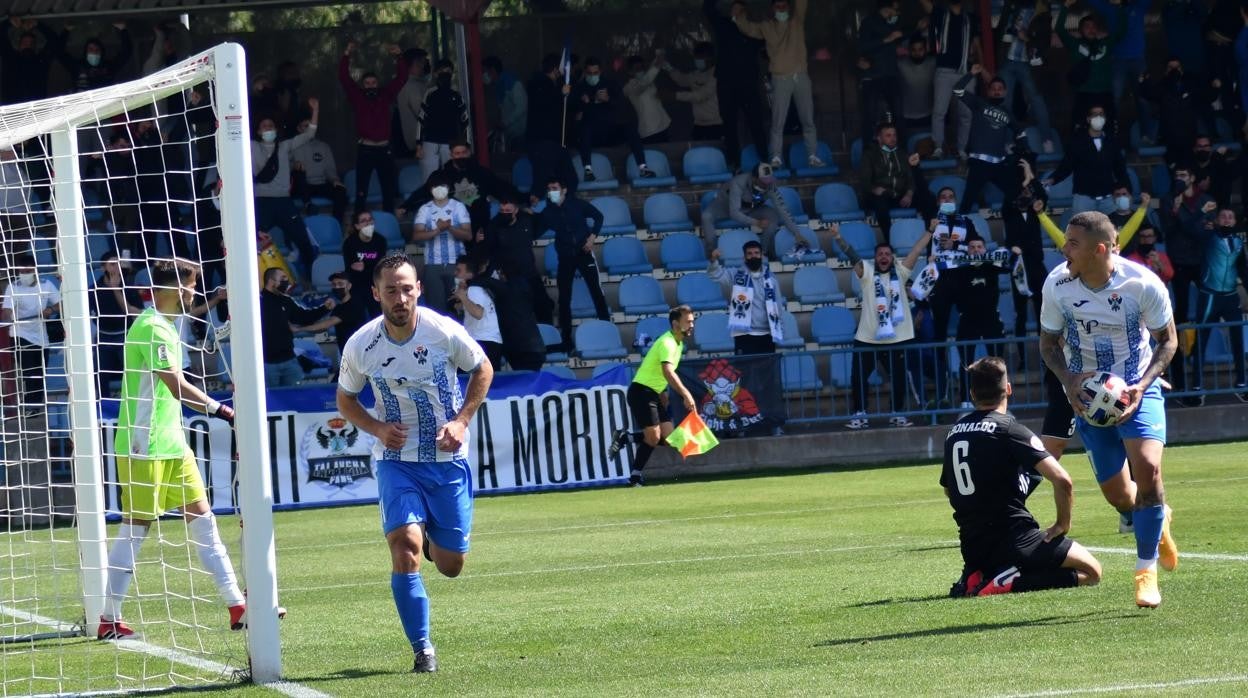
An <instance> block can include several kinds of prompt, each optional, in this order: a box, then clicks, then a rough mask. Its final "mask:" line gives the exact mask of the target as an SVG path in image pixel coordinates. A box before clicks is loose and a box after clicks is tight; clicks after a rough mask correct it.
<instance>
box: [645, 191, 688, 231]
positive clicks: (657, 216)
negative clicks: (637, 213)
mask: <svg viewBox="0 0 1248 698" xmlns="http://www.w3.org/2000/svg"><path fill="white" fill-rule="evenodd" d="M642 219H643V220H644V221H645V223H646V228H647V229H649V230H650V232H652V233H672V232H686V231H690V230H693V229H694V225H693V221H691V220H689V207H688V205H686V204H685V200H684V199H682V198H681V197H680V196H679V195H677V194H672V193H671V192H665V193H662V194H651V195H650V196H649V197H647V198H646V203H645V204H644V205H643V207H642Z"/></svg>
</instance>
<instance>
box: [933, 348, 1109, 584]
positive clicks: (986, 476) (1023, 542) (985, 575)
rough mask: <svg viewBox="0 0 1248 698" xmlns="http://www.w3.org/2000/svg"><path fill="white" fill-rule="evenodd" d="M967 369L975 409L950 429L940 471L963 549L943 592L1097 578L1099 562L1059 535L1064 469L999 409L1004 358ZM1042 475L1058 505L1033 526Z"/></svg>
mask: <svg viewBox="0 0 1248 698" xmlns="http://www.w3.org/2000/svg"><path fill="white" fill-rule="evenodd" d="M966 372H967V374H968V376H969V379H970V388H971V400H972V401H974V403H975V411H974V412H971V413H970V414H968V415H967V416H965V417H963V418H962V419H959V420H958V422H957V424H954V425H953V427H952V428H950V429H949V435H948V436H947V437H946V438H945V464H944V469H943V470H942V471H941V474H940V484H941V486H943V487H944V488H945V494H946V495H947V496H948V497H949V503H950V504H952V505H953V518H954V520H955V521H957V523H958V538H959V540H960V542H961V547H962V562H963V569H962V578H961V579H960V580H959V581H958V582H957V583H956V584H954V586H953V588H952V589H950V591H949V594H950V596H989V595H992V594H1005V593H1008V592H1023V591H1037V590H1040V589H1058V588H1062V587H1073V586H1088V585H1093V584H1096V583H1097V582H1099V581H1101V563H1099V562H1097V560H1096V558H1094V557H1092V553H1090V552H1088V550H1087V548H1084V547H1083V546H1082V545H1079V544H1078V543H1076V542H1075V541H1073V540H1071V539H1070V538H1067V537H1066V532H1067V531H1068V530H1070V511H1071V507H1072V505H1073V504H1074V485H1073V483H1072V482H1071V479H1070V475H1069V474H1068V473H1067V472H1066V471H1065V469H1063V468H1062V466H1061V465H1059V464H1058V462H1057V460H1056V459H1055V458H1053V457H1052V456H1050V455H1049V454H1048V453H1047V452H1046V451H1045V450H1044V444H1043V443H1041V442H1040V439H1039V437H1037V436H1036V435H1035V434H1033V433H1031V430H1029V429H1027V428H1026V427H1024V426H1023V425H1021V424H1019V423H1018V422H1017V421H1015V419H1014V417H1013V416H1012V415H1010V414H1009V413H1008V412H1007V411H1006V407H1007V404H1008V402H1009V397H1010V394H1011V393H1012V392H1013V388H1012V386H1011V385H1010V382H1009V377H1008V376H1007V375H1006V369H1005V361H1004V360H1002V359H1000V358H998V357H995V356H987V357H984V358H982V359H980V360H979V361H976V362H975V363H973V364H971V365H970V367H969V368H967V369H966ZM1042 476H1043V477H1044V479H1046V480H1048V481H1049V482H1050V483H1052V485H1053V498H1054V500H1055V502H1056V504H1057V522H1056V523H1054V524H1053V525H1052V526H1050V527H1048V528H1047V529H1042V528H1040V524H1038V523H1036V519H1035V518H1034V517H1033V516H1032V515H1031V512H1029V511H1027V506H1026V502H1027V496H1028V495H1030V494H1031V493H1032V491H1034V490H1035V489H1036V487H1037V486H1038V485H1039V484H1040V478H1041V477H1042Z"/></svg>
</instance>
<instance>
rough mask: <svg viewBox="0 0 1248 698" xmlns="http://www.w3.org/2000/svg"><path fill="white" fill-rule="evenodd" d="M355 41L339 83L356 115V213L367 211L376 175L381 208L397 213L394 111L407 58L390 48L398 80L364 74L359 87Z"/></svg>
mask: <svg viewBox="0 0 1248 698" xmlns="http://www.w3.org/2000/svg"><path fill="white" fill-rule="evenodd" d="M355 48H356V44H355V42H354V41H349V42H347V48H346V50H345V51H343V52H342V58H340V59H338V82H339V83H341V84H342V89H343V90H344V91H345V92H346V93H347V101H348V102H350V103H351V109H352V111H354V112H355V132H356V135H357V137H358V141H357V142H358V147H357V148H356V151H355V175H356V177H355V212H356V213H359V212H360V211H363V210H364V207H365V204H366V200H367V199H368V188H369V184H370V182H371V181H372V179H373V172H376V173H377V179H378V181H379V183H380V184H381V208H382V210H385V211H394V200H395V198H396V196H397V195H398V190H399V174H398V171H397V170H396V169H395V167H394V155H393V154H392V153H391V152H390V124H391V118H390V112H391V110H392V109H393V107H394V100H395V98H396V97H398V95H399V90H401V89H403V85H404V83H405V82H406V81H407V59H406V58H404V57H403V53H402V51H400V50H399V47H398V46H396V45H393V44H392V45H390V46H389V47H388V48H387V51H388V52H389V54H390V56H391V57H393V58H394V78H393V79H392V80H390V82H388V83H386V84H385V85H384V86H383V85H382V84H381V80H380V79H379V78H378V77H377V75H376V74H375V73H364V76H363V78H361V80H360V83H359V84H358V85H357V84H356V82H355V81H354V80H352V79H351V54H352V53H355Z"/></svg>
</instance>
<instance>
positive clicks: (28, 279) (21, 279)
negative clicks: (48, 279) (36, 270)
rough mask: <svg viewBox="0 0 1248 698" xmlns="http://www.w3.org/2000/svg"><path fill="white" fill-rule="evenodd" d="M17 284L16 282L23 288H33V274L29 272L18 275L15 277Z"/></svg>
mask: <svg viewBox="0 0 1248 698" xmlns="http://www.w3.org/2000/svg"><path fill="white" fill-rule="evenodd" d="M17 282H18V283H19V284H21V285H23V286H34V285H35V275H34V274H32V273H29V272H28V273H25V274H18V275H17Z"/></svg>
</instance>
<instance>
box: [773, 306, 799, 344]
mask: <svg viewBox="0 0 1248 698" xmlns="http://www.w3.org/2000/svg"><path fill="white" fill-rule="evenodd" d="M780 329H781V331H782V332H783V333H784V337H783V338H782V339H781V340H780V341H779V342H777V343H776V346H777V347H779V348H781V349H805V348H806V340H805V339H803V338H802V332H801V330H799V329H797V318H796V317H794V316H793V313H790V312H789V311H787V310H782V311H780Z"/></svg>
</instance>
